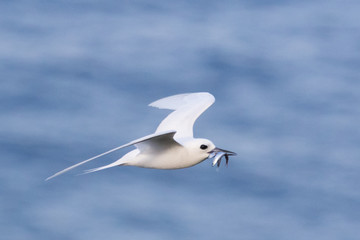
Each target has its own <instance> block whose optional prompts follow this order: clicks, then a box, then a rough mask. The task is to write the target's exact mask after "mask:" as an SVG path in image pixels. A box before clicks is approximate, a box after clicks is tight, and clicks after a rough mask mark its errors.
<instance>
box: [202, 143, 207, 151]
mask: <svg viewBox="0 0 360 240" xmlns="http://www.w3.org/2000/svg"><path fill="white" fill-rule="evenodd" d="M200 148H201V149H202V150H205V149H207V148H208V146H206V145H204V144H202V145H201V146H200Z"/></svg>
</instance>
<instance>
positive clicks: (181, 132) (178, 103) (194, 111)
mask: <svg viewBox="0 0 360 240" xmlns="http://www.w3.org/2000/svg"><path fill="white" fill-rule="evenodd" d="M214 102H215V98H214V96H213V95H211V94H210V93H207V92H200V93H187V94H179V95H174V96H170V97H166V98H162V99H159V100H157V101H155V102H153V103H150V104H149V106H151V107H157V108H160V109H170V110H174V111H173V112H172V113H170V114H169V115H168V116H167V117H166V118H165V119H164V120H163V121H162V122H161V123H160V125H159V126H158V128H157V129H156V132H155V133H159V132H163V131H169V130H176V134H175V139H179V138H187V137H193V126H194V123H195V121H196V119H197V118H198V117H199V116H200V115H201V114H202V113H203V112H204V111H205V110H206V109H207V108H208V107H210V106H211V105H212V104H213V103H214Z"/></svg>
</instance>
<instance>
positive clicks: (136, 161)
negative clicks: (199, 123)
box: [46, 93, 235, 180]
mask: <svg viewBox="0 0 360 240" xmlns="http://www.w3.org/2000/svg"><path fill="white" fill-rule="evenodd" d="M214 101H215V98H214V96H212V95H211V94H209V93H190V94H179V95H174V96H170V97H167V98H163V99H160V100H157V101H155V102H153V103H151V104H150V106H153V107H158V108H164V109H170V110H174V111H173V112H172V113H170V114H169V115H168V116H167V117H166V118H165V119H164V120H163V121H162V122H161V123H160V125H159V126H158V128H157V130H156V131H155V133H154V134H150V135H148V136H145V137H142V138H139V139H137V140H134V141H132V142H130V143H128V144H125V145H122V146H120V147H117V148H114V149H112V150H110V151H107V152H105V153H102V154H99V155H97V156H95V157H92V158H90V159H87V160H85V161H83V162H80V163H78V164H75V165H73V166H71V167H68V168H66V169H64V170H62V171H60V172H58V173H56V174H54V175H52V176H50V177H48V178H47V179H46V180H49V179H51V178H53V177H56V176H58V175H60V174H62V173H64V172H67V171H69V170H71V169H73V168H75V167H77V166H79V165H82V164H84V163H86V162H89V161H92V160H94V159H96V158H98V157H101V156H103V155H105V154H108V153H111V152H113V151H116V150H118V149H120V148H124V147H128V146H131V145H135V147H136V149H134V150H132V151H130V152H128V153H127V154H125V155H124V156H123V157H122V158H120V159H119V160H117V161H115V162H113V163H111V164H109V165H105V166H102V167H99V168H95V169H90V170H87V171H85V173H91V172H96V171H99V170H103V169H106V168H110V167H115V166H122V165H127V166H136V167H144V168H156V169H179V168H187V167H191V166H194V165H196V164H198V163H200V162H202V161H204V160H205V159H207V158H209V156H212V155H213V156H215V155H217V154H218V153H219V152H220V153H221V154H222V155H221V156H220V155H219V156H220V157H218V158H216V157H215V159H216V162H218V163H220V161H221V157H222V156H224V155H225V156H226V158H227V156H228V155H234V154H235V153H233V152H230V151H226V150H222V149H219V148H216V147H215V145H214V144H213V143H212V142H211V141H210V140H208V139H203V138H193V125H194V122H195V120H196V119H197V118H198V117H199V116H200V115H201V113H203V112H204V111H205V110H206V109H207V108H208V107H209V106H211V105H212V104H213V103H214ZM227 159H228V158H227ZM216 162H215V161H214V162H213V165H215V163H216Z"/></svg>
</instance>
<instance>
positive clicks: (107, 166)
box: [80, 161, 125, 175]
mask: <svg viewBox="0 0 360 240" xmlns="http://www.w3.org/2000/svg"><path fill="white" fill-rule="evenodd" d="M121 165H125V163H119V162H118V161H116V162H113V163H110V164H109V165H105V166H102V167H98V168H92V169H88V170H85V171H84V172H83V173H82V174H80V175H83V174H88V173H93V172H97V171H100V170H104V169H107V168H111V167H116V166H121Z"/></svg>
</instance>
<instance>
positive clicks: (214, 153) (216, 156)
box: [208, 148, 236, 167]
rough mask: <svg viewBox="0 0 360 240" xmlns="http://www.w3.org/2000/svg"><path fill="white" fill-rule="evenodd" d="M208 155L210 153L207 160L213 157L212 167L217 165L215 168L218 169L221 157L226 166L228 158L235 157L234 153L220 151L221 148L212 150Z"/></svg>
mask: <svg viewBox="0 0 360 240" xmlns="http://www.w3.org/2000/svg"><path fill="white" fill-rule="evenodd" d="M209 153H210V155H209V157H208V158H213V157H214V160H213V162H212V166H215V165H217V167H220V163H221V159H222V157H224V156H225V160H226V166H228V164H229V156H235V155H236V153H234V152H231V151H228V150H224V149H221V148H214V149H213V150H212V151H210V152H209Z"/></svg>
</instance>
